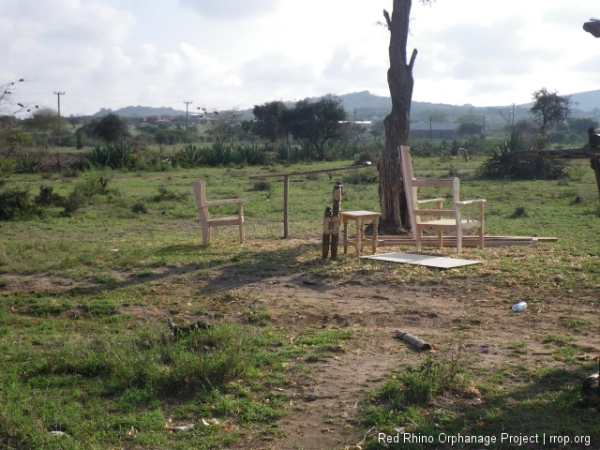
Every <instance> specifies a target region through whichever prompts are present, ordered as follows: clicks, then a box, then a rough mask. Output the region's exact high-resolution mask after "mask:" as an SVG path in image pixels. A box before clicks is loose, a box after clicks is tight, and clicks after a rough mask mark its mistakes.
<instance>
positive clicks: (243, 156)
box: [234, 144, 267, 166]
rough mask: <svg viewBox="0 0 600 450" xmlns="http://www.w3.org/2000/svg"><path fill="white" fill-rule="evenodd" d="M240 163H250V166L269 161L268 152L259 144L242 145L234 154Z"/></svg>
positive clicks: (236, 160)
mask: <svg viewBox="0 0 600 450" xmlns="http://www.w3.org/2000/svg"><path fill="white" fill-rule="evenodd" d="M234 159H235V162H236V163H238V164H248V165H250V166H259V165H263V164H265V163H266V162H267V153H266V152H265V150H264V148H261V147H259V146H257V145H254V144H252V145H240V146H239V147H238V148H237V151H236V152H235V156H234Z"/></svg>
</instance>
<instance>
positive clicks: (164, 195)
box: [151, 186, 187, 203]
mask: <svg viewBox="0 0 600 450" xmlns="http://www.w3.org/2000/svg"><path fill="white" fill-rule="evenodd" d="M186 196H187V194H186V193H184V192H171V191H169V190H168V189H167V188H166V187H164V186H161V187H159V188H158V195H155V196H154V197H152V198H151V201H152V202H155V203H158V202H181V201H183V200H185V198H186Z"/></svg>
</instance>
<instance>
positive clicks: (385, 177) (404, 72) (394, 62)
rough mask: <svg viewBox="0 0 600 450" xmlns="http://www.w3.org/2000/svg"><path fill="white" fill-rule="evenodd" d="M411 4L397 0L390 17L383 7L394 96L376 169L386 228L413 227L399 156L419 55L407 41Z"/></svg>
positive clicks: (391, 87)
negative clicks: (409, 51) (408, 47)
mask: <svg viewBox="0 0 600 450" xmlns="http://www.w3.org/2000/svg"><path fill="white" fill-rule="evenodd" d="M410 7H411V0H394V9H393V11H392V17H391V18H390V15H389V14H388V12H387V11H385V10H384V11H383V15H384V17H385V20H386V22H387V26H388V29H389V30H390V48H389V53H390V68H389V70H388V73H387V78H388V85H389V87H390V94H391V96H392V112H391V113H390V114H389V115H388V116H387V117H386V118H385V120H384V121H383V123H384V126H385V148H384V150H383V155H382V157H381V159H380V160H379V163H378V164H377V170H378V171H379V176H380V181H379V201H380V203H381V214H382V215H381V222H380V223H381V224H382V225H383V228H384V230H385V229H388V230H393V231H394V232H401V231H402V230H404V229H407V228H410V221H409V216H408V206H407V203H406V195H405V193H404V185H403V181H402V168H401V162H400V160H399V156H398V147H399V146H400V145H408V133H409V129H410V104H411V101H412V92H413V84H414V80H413V76H412V68H413V64H414V62H415V58H416V56H417V50H416V49H415V50H413V53H412V56H411V58H410V61H407V57H406V43H407V39H408V23H409V18H410ZM380 228H382V227H381V226H380Z"/></svg>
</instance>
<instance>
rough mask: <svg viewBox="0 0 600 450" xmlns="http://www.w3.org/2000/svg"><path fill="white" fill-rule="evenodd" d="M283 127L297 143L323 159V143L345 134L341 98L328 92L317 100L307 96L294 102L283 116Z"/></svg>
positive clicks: (344, 112)
mask: <svg viewBox="0 0 600 450" xmlns="http://www.w3.org/2000/svg"><path fill="white" fill-rule="evenodd" d="M283 120H284V121H285V123H286V126H287V127H289V130H290V132H291V133H292V135H293V136H294V139H296V140H297V141H298V142H299V143H300V145H301V146H302V147H303V148H305V149H307V150H311V151H313V152H315V153H316V156H317V159H319V160H321V161H322V160H323V159H324V156H325V144H327V142H329V141H331V140H335V139H339V138H342V137H343V136H344V133H343V125H344V124H343V123H341V122H343V121H345V120H346V111H345V110H344V108H343V106H342V103H341V100H339V99H335V98H333V97H332V96H330V95H328V96H326V97H323V98H322V99H321V100H318V101H316V102H314V101H310V100H309V99H308V98H307V99H304V100H301V101H299V102H298V103H296V106H294V108H293V109H291V110H289V112H288V113H287V114H285V115H284V119H283Z"/></svg>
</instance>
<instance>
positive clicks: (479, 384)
mask: <svg viewBox="0 0 600 450" xmlns="http://www.w3.org/2000/svg"><path fill="white" fill-rule="evenodd" d="M481 162H482V158H481V157H475V158H472V159H471V160H470V161H469V163H467V164H463V163H460V164H457V163H456V162H454V161H452V162H440V161H439V158H429V159H425V158H414V164H415V171H416V174H417V176H418V177H448V176H449V173H450V172H453V173H455V172H456V171H458V176H460V177H461V198H463V199H469V198H486V199H487V204H486V232H488V233H490V234H492V235H529V236H533V235H538V236H556V237H558V238H559V241H558V242H556V243H552V244H548V243H540V244H539V245H538V246H537V247H512V248H510V247H495V248H487V249H484V250H483V251H481V250H478V249H470V248H469V249H465V251H464V255H463V256H464V257H466V258H473V259H480V260H482V261H483V264H481V265H478V266H470V267H465V268H462V269H460V270H448V271H440V270H434V269H427V268H423V267H414V266H400V265H398V266H393V267H391V266H390V265H389V264H388V263H382V262H376V261H366V260H357V259H356V258H354V256H353V255H346V256H345V255H343V254H342V252H341V251H340V252H339V258H338V260H337V261H323V260H322V259H321V257H320V252H321V250H320V248H319V239H320V235H321V230H322V220H323V219H322V218H323V211H324V208H325V207H326V206H330V205H331V201H332V190H333V186H334V184H335V181H336V180H337V179H342V180H345V184H344V195H343V201H342V208H343V209H344V210H358V209H367V210H375V211H378V210H379V201H378V195H377V184H376V183H372V181H373V174H376V171H375V169H374V168H370V169H361V173H360V174H357V175H356V176H354V175H351V172H348V173H346V172H332V178H331V179H330V178H329V176H327V174H323V175H321V176H318V177H314V176H312V177H305V176H293V177H291V182H290V213H289V215H290V237H291V239H290V240H281V239H280V238H281V236H282V233H283V227H282V223H281V222H282V218H283V183H282V182H281V180H280V179H277V178H274V179H270V180H269V189H257V188H256V180H251V179H249V176H250V175H256V174H270V173H275V172H278V173H279V172H286V171H304V170H316V169H322V168H334V167H339V166H342V165H345V164H347V165H350V162H346V163H340V162H337V163H315V164H300V165H296V166H293V167H283V166H277V167H264V168H258V167H255V168H237V167H228V168H219V169H206V168H200V169H195V170H182V169H175V170H171V171H169V172H152V173H150V172H126V171H113V172H109V171H104V172H92V173H89V172H88V173H83V174H82V175H81V176H80V177H79V178H75V179H74V178H71V177H67V176H62V175H61V176H57V177H52V178H50V179H40V176H39V175H19V176H16V175H13V176H10V177H8V178H7V183H8V184H10V185H11V187H19V188H23V189H28V190H29V192H30V193H32V195H35V194H37V193H38V192H39V187H40V186H41V185H42V184H43V185H45V186H52V188H53V192H54V193H57V194H59V195H61V196H63V197H67V196H69V195H70V194H71V193H73V192H77V193H79V195H80V197H81V198H83V199H84V200H85V201H82V203H81V206H80V208H79V209H77V211H75V212H73V213H72V214H71V217H68V216H66V215H65V214H64V213H63V208H60V207H47V208H45V214H44V215H43V217H41V218H40V217H37V216H36V217H32V218H30V219H27V220H19V221H10V222H2V223H1V224H0V225H2V237H3V239H0V288H2V291H3V293H4V292H6V291H8V290H10V289H13V286H18V288H14V289H15V290H18V292H16V294H15V295H11V296H8V297H2V301H1V302H0V350H1V355H2V356H1V357H0V380H2V382H1V383H0V399H1V400H2V401H0V447H2V448H11V446H12V448H65V449H80V448H81V449H83V448H113V447H114V448H121V447H123V448H128V447H129V446H131V447H136V446H137V447H139V448H173V449H187V448H199V449H208V448H222V447H226V446H228V445H229V446H232V447H235V445H237V443H239V442H241V441H243V439H244V436H247V435H248V434H249V433H252V432H253V431H255V430H257V429H260V431H261V432H264V435H265V436H266V437H268V438H272V437H273V435H275V436H276V435H277V433H279V432H280V430H279V431H277V430H278V428H277V425H276V424H277V421H278V420H280V419H281V417H283V415H285V414H287V412H288V411H289V400H290V399H289V398H287V397H286V394H285V393H283V392H281V391H278V390H277V389H276V388H278V387H281V386H285V383H286V382H287V381H288V380H289V379H290V378H291V377H295V376H296V377H297V376H299V375H298V373H299V372H300V373H302V372H301V371H302V367H303V363H302V361H304V363H309V362H316V361H321V360H323V359H326V358H330V357H332V356H337V355H338V354H340V353H343V352H347V351H351V350H352V349H354V348H360V346H361V345H364V344H363V343H361V339H362V337H363V336H364V335H365V334H366V333H367V332H366V331H364V330H362V329H361V328H360V327H355V326H352V327H348V328H346V327H343V326H341V325H340V327H339V328H335V327H333V328H331V327H330V328H325V329H321V328H318V325H320V324H316V325H314V326H304V327H303V328H302V329H300V330H296V332H294V333H293V334H292V333H291V332H290V330H289V329H287V328H285V327H283V328H282V327H280V326H279V324H278V323H277V317H274V315H273V313H272V311H270V310H269V308H268V307H266V306H264V305H265V304H264V303H263V302H262V301H261V300H262V299H260V298H257V297H253V294H252V288H248V289H247V290H246V291H245V292H246V293H245V294H243V293H240V290H236V291H235V292H233V291H230V290H229V289H221V290H217V291H215V292H212V291H209V290H208V287H210V286H211V285H213V284H215V280H222V279H225V280H231V283H232V285H235V283H236V282H237V280H240V279H252V280H264V281H267V280H268V279H269V278H270V277H275V276H285V275H289V276H299V275H311V276H320V277H322V278H323V279H324V280H326V281H328V282H331V283H332V284H335V283H338V282H348V281H349V280H353V279H354V278H356V279H360V280H361V282H364V283H366V284H370V285H373V286H377V285H382V284H387V285H392V286H395V287H396V288H397V289H403V286H405V285H409V284H415V283H417V284H419V285H423V286H444V285H451V284H461V285H462V284H469V285H475V286H485V288H486V289H490V293H491V294H490V295H493V294H492V293H493V292H494V291H493V290H494V289H504V288H509V287H512V288H513V289H515V291H519V292H522V293H526V295H527V296H528V298H527V299H526V301H527V302H528V305H529V306H528V309H527V310H526V311H525V312H524V313H521V316H519V318H520V317H523V320H536V317H538V316H536V314H538V311H539V312H540V314H542V313H543V311H544V310H545V308H547V307H548V304H549V303H550V302H551V299H559V300H557V301H556V303H555V306H556V305H557V304H558V305H559V306H557V307H559V308H563V310H564V312H563V313H561V314H562V316H561V317H562V318H561V319H560V320H558V321H557V323H556V330H555V331H554V330H553V334H546V335H544V336H538V337H535V336H534V337H533V339H532V340H524V339H523V340H520V338H519V340H514V341H512V342H507V343H505V344H504V345H502V346H499V348H498V353H499V355H500V356H498V357H499V358H503V363H499V364H498V365H496V366H494V367H492V368H483V369H482V368H479V369H476V368H474V366H472V365H471V362H470V361H469V364H465V365H462V366H461V367H460V368H458V367H455V368H454V369H453V368H452V366H451V364H452V363H451V360H448V359H444V358H443V357H440V355H441V356H443V354H440V353H438V354H436V355H435V356H433V357H432V359H430V360H427V359H424V360H421V361H420V362H419V364H413V366H414V367H413V368H412V369H406V364H404V362H403V361H400V363H399V364H400V368H399V369H398V371H397V372H396V374H395V378H389V379H387V380H385V381H384V383H383V385H382V387H381V388H379V389H377V390H375V391H374V392H371V393H370V395H369V397H368V399H367V403H366V404H364V405H363V409H361V413H360V416H359V418H358V419H357V426H361V427H363V428H364V431H365V432H366V431H367V430H368V429H369V428H371V427H372V426H376V427H377V429H378V430H381V431H382V432H390V433H395V432H394V428H398V427H407V429H409V430H414V431H415V432H418V433H423V434H432V435H433V434H434V433H435V434H436V435H437V434H439V432H440V428H438V427H441V429H442V430H443V431H444V432H445V433H447V434H458V433H477V434H480V435H485V434H488V435H491V434H498V433H499V432H500V430H501V428H500V427H504V428H503V429H505V430H510V432H511V433H513V434H518V433H521V432H522V433H530V432H531V430H532V428H531V427H532V425H531V424H535V428H536V431H537V432H540V433H542V432H547V433H554V434H556V433H563V434H571V435H575V434H579V435H581V434H586V435H590V436H598V435H600V429H599V428H598V425H597V424H596V422H595V421H593V420H591V421H590V420H584V417H585V416H586V415H587V414H588V413H589V411H587V410H585V409H583V408H582V407H581V398H580V394H579V392H578V391H577V390H576V389H572V386H575V385H577V383H578V380H581V379H582V378H585V377H586V376H587V375H589V373H591V372H592V371H594V368H595V366H594V367H592V364H588V363H582V362H580V361H578V360H577V356H578V350H577V348H576V347H574V346H573V345H571V344H572V343H573V341H574V340H575V339H577V338H580V337H586V336H594V333H597V331H598V328H597V326H596V320H595V319H596V316H594V315H593V314H590V316H589V317H584V316H581V317H576V316H573V315H572V314H571V313H570V312H569V307H570V306H572V305H585V306H586V308H588V309H589V310H590V311H595V310H597V307H598V305H599V301H598V295H597V288H598V286H599V285H600V264H599V258H600V237H599V236H600V213H599V211H600V202H599V201H598V193H597V189H596V184H595V179H594V177H593V173H592V171H591V170H590V169H589V168H587V167H586V165H587V163H586V162H582V164H581V165H577V166H574V167H572V168H571V169H570V171H571V172H572V173H573V174H574V177H573V178H572V179H570V180H567V181H566V182H565V181H561V182H556V181H519V182H510V181H481V180H477V179H475V178H473V174H474V171H475V170H476V168H477V167H478V166H479V165H480V164H481ZM583 163H585V164H583ZM100 177H107V178H108V179H109V183H108V185H107V189H106V190H104V191H103V190H101V189H100V188H99V187H98V186H100V185H99V184H98V183H97V180H98V179H99V178H100ZM197 179H204V180H206V181H207V185H208V186H207V189H208V196H209V198H208V200H209V201H210V200H218V199H227V198H239V197H243V198H247V199H248V201H247V202H246V204H245V206H244V211H245V217H246V242H245V243H244V244H243V245H241V246H240V245H239V243H238V236H237V230H236V229H234V228H226V229H215V230H213V232H212V236H211V246H209V247H204V246H203V245H202V236H201V225H200V221H199V215H198V212H197V209H196V207H195V205H194V202H193V196H192V195H191V194H192V190H191V183H192V182H193V181H194V180H197ZM355 182H356V183H358V184H354V183H355ZM165 187H166V190H165ZM446 194H447V193H445V192H442V191H441V190H440V191H438V190H435V189H432V190H431V191H430V192H428V193H425V195H426V196H429V195H431V196H433V197H446ZM577 197H580V198H581V200H580V201H577V202H574V200H575V198H577ZM140 202H141V203H143V204H144V205H145V208H146V209H147V214H139V213H135V212H133V211H132V209H131V208H132V206H134V205H135V204H137V203H140ZM448 204H449V203H446V206H447V205H448ZM517 207H522V208H523V211H524V213H519V214H516V212H517ZM211 213H212V214H213V215H214V216H215V217H217V216H219V215H233V214H236V207H235V206H222V207H218V208H215V209H214V210H211ZM516 216H518V217H516ZM386 250H387V249H386ZM389 250H390V251H406V250H408V251H412V250H413V249H406V248H391V249H389ZM427 251H428V252H429V249H427ZM433 252H435V251H433ZM448 253H450V251H448ZM3 274H9V275H5V276H2V275H3ZM9 276H10V280H11V282H9ZM13 279H14V280H15V281H12V280H13ZM44 280H46V281H44ZM48 280H50V281H48ZM52 280H61V283H62V282H65V284H64V285H60V286H68V287H60V286H59V285H57V284H54V283H52V282H51V281H52ZM38 282H39V283H38ZM253 282H259V281H253ZM261 282H262V281H261ZM286 286H287V287H289V288H290V289H289V291H290V295H294V294H295V293H297V292H299V291H300V288H299V287H298V285H297V284H294V283H288V284H287V285H286ZM59 288H60V292H55V291H57V290H59ZM23 292H25V293H26V294H24V293H23ZM524 295H525V294H524ZM499 301H500V300H499ZM502 301H504V302H505V303H506V305H503V306H506V312H505V313H506V314H509V313H508V307H509V306H510V304H512V299H504V300H502ZM127 308H131V309H132V311H133V312H131V313H129V312H128V311H127V310H126V309H127ZM166 313H168V314H169V315H173V316H176V315H179V314H181V315H180V316H177V317H176V319H177V321H178V323H180V322H181V323H183V322H185V321H191V320H192V318H191V317H190V316H194V315H196V314H197V315H211V316H212V318H214V319H215V322H216V326H215V328H214V329H212V330H208V331H206V332H204V331H202V332H198V333H194V334H192V335H190V336H188V337H185V338H183V339H181V340H179V341H176V340H174V339H173V335H172V334H170V332H169V330H168V329H167V327H166V324H165V318H164V314H166ZM515 317H517V316H515ZM236 318H237V319H236ZM195 320H198V319H195ZM236 320H237V322H236ZM353 322H354V320H353ZM456 328H457V330H458V332H459V333H461V334H462V333H464V334H471V335H476V336H477V339H480V338H481V339H483V338H484V336H485V334H486V332H487V329H486V328H485V327H483V326H475V325H473V324H471V323H469V322H466V321H465V322H460V323H459V324H458V325H456ZM516 336H517V335H516ZM574 336H577V338H576V337H574ZM534 341H535V342H537V343H538V345H539V344H540V343H541V344H542V345H544V346H546V347H548V348H549V349H550V351H551V353H552V355H549V356H548V360H551V361H552V363H553V365H551V366H550V365H548V367H546V364H535V365H532V366H530V367H528V366H527V365H526V364H522V361H525V360H526V358H532V352H533V351H534V350H533V344H532V343H533V342H534ZM482 342H485V341H482ZM505 356H506V358H504V357H505ZM308 366H309V365H308ZM521 366H523V367H521ZM309 367H310V366H309ZM423 367H424V368H423ZM449 374H454V376H449ZM569 386H570V387H569ZM469 387H473V388H476V389H478V390H479V391H480V392H481V395H482V399H483V403H482V404H475V405H471V404H467V403H465V400H464V399H463V397H461V396H460V392H463V390H464V389H467V388H469ZM509 399H512V400H514V402H513V401H511V400H509ZM169 418H172V419H173V421H174V422H176V423H177V424H186V423H194V424H195V425H196V426H195V427H194V429H193V431H191V432H189V433H185V434H183V433H180V434H176V433H168V432H167V431H166V430H165V428H164V426H165V423H166V421H167V420H168V419H169ZM203 418H204V419H210V418H216V419H218V420H219V421H220V422H221V423H225V424H227V425H221V426H218V425H211V426H203V425H201V419H203ZM413 423H414V424H417V425H414V424H413ZM436 424H437V426H436ZM230 425H231V426H235V427H239V428H237V429H236V428H235V427H233V428H229V426H230ZM132 427H134V428H135V429H136V430H138V438H137V439H135V441H131V442H130V441H129V437H128V433H129V432H130V431H131V428H132ZM58 430H60V431H64V432H65V433H66V436H63V437H57V436H52V435H50V434H49V431H58ZM368 445H371V447H372V448H377V447H374V444H368ZM390 448H394V447H390ZM397 448H400V447H397ZM402 448H411V447H410V446H409V447H402ZM412 448H422V447H419V446H418V445H414V446H413V447H412ZM499 448H500V447H499ZM521 448H525V447H521Z"/></svg>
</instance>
